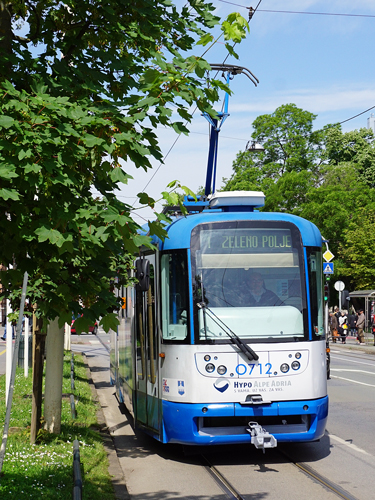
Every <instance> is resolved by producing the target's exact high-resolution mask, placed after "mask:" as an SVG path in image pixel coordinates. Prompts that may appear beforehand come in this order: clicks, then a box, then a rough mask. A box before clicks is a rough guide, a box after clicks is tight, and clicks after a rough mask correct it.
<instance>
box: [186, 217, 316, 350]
mask: <svg viewBox="0 0 375 500" xmlns="http://www.w3.org/2000/svg"><path fill="white" fill-rule="evenodd" d="M191 244H192V270H193V286H194V302H195V304H199V303H201V302H203V303H204V304H205V305H206V308H204V307H203V308H200V307H195V324H196V330H197V331H198V332H199V334H198V338H197V340H198V341H208V342H212V341H216V340H223V341H224V340H225V341H228V336H227V335H226V333H225V332H224V331H223V327H222V326H220V321H219V322H218V321H215V316H216V317H218V318H219V319H220V320H221V321H222V322H224V323H225V325H226V326H227V327H228V328H229V329H230V330H232V331H233V332H234V333H235V334H236V335H237V336H238V337H240V338H246V339H252V340H257V341H275V340H277V341H282V340H284V339H285V340H289V341H290V340H292V339H295V340H304V339H307V338H308V328H307V310H306V291H305V285H304V283H305V278H304V266H303V252H302V250H303V249H302V241H301V235H300V233H299V231H298V229H297V228H296V227H295V226H294V225H293V224H291V223H287V222H277V223H276V222H272V223H271V222H270V223H268V222H265V221H262V222H259V221H235V222H225V223H211V224H202V225H200V226H197V227H196V228H195V230H194V231H193V234H192V241H191ZM207 308H208V309H207ZM210 311H212V312H213V313H214V314H210Z"/></svg>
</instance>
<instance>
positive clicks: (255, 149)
mask: <svg viewBox="0 0 375 500" xmlns="http://www.w3.org/2000/svg"><path fill="white" fill-rule="evenodd" d="M245 149H246V151H249V152H250V153H263V151H264V147H263V146H262V145H261V144H259V142H255V141H248V142H247V144H246V148H245Z"/></svg>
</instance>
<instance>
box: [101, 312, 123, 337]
mask: <svg viewBox="0 0 375 500" xmlns="http://www.w3.org/2000/svg"><path fill="white" fill-rule="evenodd" d="M119 324H120V322H119V320H118V318H117V314H115V313H108V314H106V315H105V316H103V317H102V318H101V320H100V325H101V326H102V327H103V330H104V331H105V332H107V333H108V332H109V330H115V331H116V330H117V327H118V325H119Z"/></svg>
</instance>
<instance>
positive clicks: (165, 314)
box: [161, 251, 189, 341]
mask: <svg viewBox="0 0 375 500" xmlns="http://www.w3.org/2000/svg"><path fill="white" fill-rule="evenodd" d="M161 295H162V299H161V300H162V332H163V333H162V335H163V340H164V341H166V340H170V341H186V339H187V337H188V307H189V296H188V271H187V259H186V253H185V252H181V251H179V252H170V253H165V254H163V255H162V257H161Z"/></svg>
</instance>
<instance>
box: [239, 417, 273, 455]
mask: <svg viewBox="0 0 375 500" xmlns="http://www.w3.org/2000/svg"><path fill="white" fill-rule="evenodd" d="M246 430H247V432H249V433H250V436H251V444H253V445H254V446H255V448H257V449H261V450H263V453H265V451H266V448H276V446H277V439H276V438H275V436H272V434H270V433H269V432H267V431H266V430H265V429H263V427H262V426H261V425H259V424H258V423H257V422H249V429H246Z"/></svg>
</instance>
